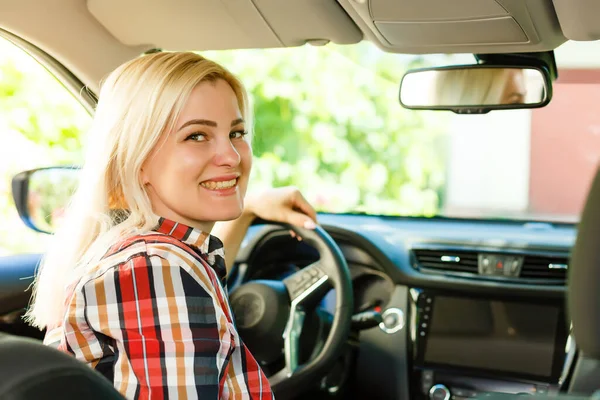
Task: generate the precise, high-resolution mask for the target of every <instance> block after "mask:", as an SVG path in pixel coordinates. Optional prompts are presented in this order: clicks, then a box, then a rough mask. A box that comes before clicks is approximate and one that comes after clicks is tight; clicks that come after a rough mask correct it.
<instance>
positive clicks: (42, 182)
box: [12, 167, 79, 233]
mask: <svg viewBox="0 0 600 400" xmlns="http://www.w3.org/2000/svg"><path fill="white" fill-rule="evenodd" d="M78 183H79V170H78V168H75V167H50V168H40V169H34V170H30V171H24V172H21V173H19V174H17V175H16V176H15V177H14V178H13V179H12V194H13V199H14V201H15V206H16V207H17V211H18V212H19V216H20V217H21V220H22V221H23V222H24V223H25V225H27V226H28V227H29V228H31V229H33V230H34V231H37V232H42V233H53V232H54V231H55V230H56V227H57V226H58V224H59V223H60V220H61V218H62V216H63V213H64V210H65V208H66V206H67V205H68V204H69V201H70V200H71V196H72V195H73V193H74V192H75V189H76V188H77V185H78Z"/></svg>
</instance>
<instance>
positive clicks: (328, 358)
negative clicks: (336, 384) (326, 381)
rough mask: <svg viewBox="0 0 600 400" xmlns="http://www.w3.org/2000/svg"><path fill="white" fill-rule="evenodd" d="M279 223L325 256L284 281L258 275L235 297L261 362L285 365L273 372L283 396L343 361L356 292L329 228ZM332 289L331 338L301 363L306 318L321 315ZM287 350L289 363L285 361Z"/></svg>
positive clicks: (240, 323)
mask: <svg viewBox="0 0 600 400" xmlns="http://www.w3.org/2000/svg"><path fill="white" fill-rule="evenodd" d="M269 224H271V222H269ZM275 225H280V226H282V227H283V228H285V229H286V230H291V231H293V232H295V234H296V235H298V236H300V237H301V238H302V240H303V241H305V242H306V243H307V244H309V245H311V246H313V247H314V248H315V249H316V250H317V251H318V253H319V256H320V259H319V261H317V262H315V263H313V264H310V265H308V266H306V267H304V268H302V269H301V270H299V271H297V272H296V273H294V274H293V275H291V276H288V277H286V278H285V279H283V280H282V281H275V280H256V281H251V282H248V283H246V284H243V285H240V286H239V287H237V288H236V289H235V290H233V291H232V292H231V294H230V296H229V299H230V304H231V308H232V309H233V313H234V316H235V320H236V325H237V328H238V330H239V333H240V336H241V337H242V339H243V340H244V342H245V343H246V345H247V346H248V348H249V349H250V351H251V352H252V354H253V355H254V357H255V358H256V359H257V361H258V362H259V363H260V364H261V365H262V366H266V365H271V366H272V365H275V366H278V367H277V368H281V366H283V368H281V369H279V370H278V371H277V372H274V373H272V374H270V376H269V382H270V384H271V387H272V389H273V391H274V392H275V394H276V396H277V398H282V397H290V396H291V395H292V394H294V395H298V394H299V393H302V392H303V391H305V390H306V389H307V388H309V387H312V385H313V384H314V382H315V381H316V380H318V379H320V378H322V377H323V376H325V375H326V373H327V372H328V371H329V370H330V368H331V367H332V366H333V364H334V363H335V362H336V361H337V359H338V357H339V356H340V354H341V352H342V349H343V347H344V344H345V342H346V340H347V338H348V335H349V332H350V322H351V317H352V312H353V293H352V280H351V277H350V272H349V270H348V265H347V263H346V260H345V259H344V256H343V255H342V252H341V250H340V248H339V247H338V246H337V244H336V243H335V242H334V241H333V239H332V238H331V236H329V234H328V233H327V232H325V230H323V229H322V228H321V227H317V228H316V229H315V230H307V229H302V228H298V227H295V226H291V225H288V224H278V223H277V224H275ZM331 288H333V289H335V314H334V316H333V319H332V320H331V321H329V322H330V324H331V327H330V329H329V333H328V335H327V339H326V340H325V341H324V343H322V345H320V346H316V348H315V349H313V350H314V351H313V354H312V356H311V357H310V359H308V360H307V361H306V362H305V363H304V364H301V362H302V361H303V360H302V358H303V357H302V353H304V352H305V351H303V350H305V349H304V348H303V347H304V346H303V343H301V339H302V337H301V336H302V333H303V329H304V327H305V322H307V323H308V322H309V320H311V319H312V320H314V319H315V316H316V314H318V313H317V312H316V311H315V310H316V307H315V306H316V305H317V304H318V303H319V302H320V301H321V300H322V299H323V298H324V297H325V295H326V294H327V293H328V292H329V290H330V289H331ZM317 318H318V317H317ZM305 333H306V332H305ZM305 336H306V335H305ZM282 352H283V358H284V360H285V363H282V362H281V361H282V360H281V359H282V357H281V354H282ZM277 360H279V361H280V362H279V363H278V362H277Z"/></svg>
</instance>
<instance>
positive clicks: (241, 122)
mask: <svg viewBox="0 0 600 400" xmlns="http://www.w3.org/2000/svg"><path fill="white" fill-rule="evenodd" d="M243 123H244V119H243V118H238V119H234V120H233V121H231V126H236V125H239V124H243Z"/></svg>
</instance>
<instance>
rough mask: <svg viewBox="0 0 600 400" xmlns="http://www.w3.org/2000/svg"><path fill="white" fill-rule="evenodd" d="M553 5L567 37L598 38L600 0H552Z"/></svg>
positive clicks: (580, 38) (577, 38)
mask: <svg viewBox="0 0 600 400" xmlns="http://www.w3.org/2000/svg"><path fill="white" fill-rule="evenodd" d="M554 7H555V8H556V15H557V16H558V21H559V22H560V26H561V28H562V31H563V33H564V34H565V36H566V37H567V38H568V39H570V40H581V41H585V40H599V39H600V21H599V20H598V16H600V1H598V0H554Z"/></svg>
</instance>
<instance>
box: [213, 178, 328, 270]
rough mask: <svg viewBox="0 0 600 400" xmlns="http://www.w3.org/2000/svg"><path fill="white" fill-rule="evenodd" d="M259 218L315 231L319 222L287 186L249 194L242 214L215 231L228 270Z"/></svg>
mask: <svg viewBox="0 0 600 400" xmlns="http://www.w3.org/2000/svg"><path fill="white" fill-rule="evenodd" d="M256 217H259V218H262V219H264V220H268V221H274V222H286V223H289V224H292V225H296V226H300V227H303V228H306V229H314V228H315V227H316V221H317V213H316V212H315V210H314V209H313V207H312V206H311V205H310V204H309V203H308V201H306V199H305V198H304V196H302V193H300V191H299V190H298V189H297V188H295V187H290V186H288V187H283V188H276V189H270V190H266V191H263V192H260V193H255V194H249V195H247V196H246V199H245V205H244V211H243V212H242V215H241V216H240V217H239V218H238V219H235V220H233V221H226V222H218V223H216V224H215V226H214V228H213V231H212V233H213V234H214V235H215V236H217V237H218V238H219V239H221V241H222V242H223V245H224V247H225V263H226V266H227V270H228V271H229V269H230V268H231V266H232V265H233V263H234V262H235V257H236V256H237V253H238V251H239V249H240V245H241V244H242V240H244V237H245V236H246V232H247V231H248V228H249V227H250V225H251V224H252V221H253V220H254V218H256Z"/></svg>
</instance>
